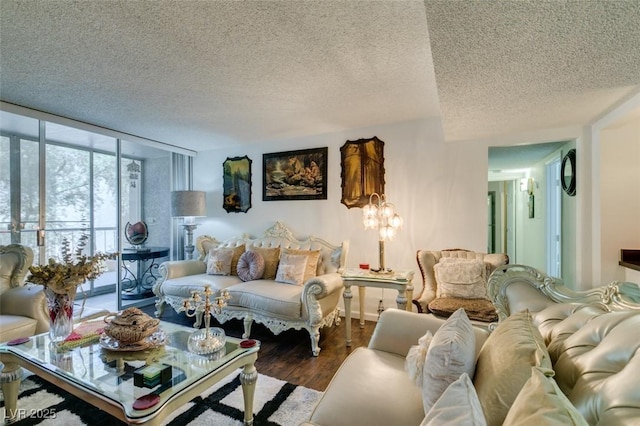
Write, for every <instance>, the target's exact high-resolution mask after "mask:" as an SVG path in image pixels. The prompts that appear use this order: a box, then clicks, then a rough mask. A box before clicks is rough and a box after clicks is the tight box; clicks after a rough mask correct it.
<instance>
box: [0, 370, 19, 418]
mask: <svg viewBox="0 0 640 426" xmlns="http://www.w3.org/2000/svg"><path fill="white" fill-rule="evenodd" d="M20 379H22V369H21V368H20V366H19V365H18V364H15V363H12V362H4V368H3V369H2V372H1V373H0V383H1V384H2V394H3V395H4V408H5V424H9V423H12V422H14V421H16V420H18V391H19V389H20Z"/></svg>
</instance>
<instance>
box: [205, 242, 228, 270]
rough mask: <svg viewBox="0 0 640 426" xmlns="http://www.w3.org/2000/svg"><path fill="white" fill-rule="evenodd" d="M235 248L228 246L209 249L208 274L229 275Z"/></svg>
mask: <svg viewBox="0 0 640 426" xmlns="http://www.w3.org/2000/svg"><path fill="white" fill-rule="evenodd" d="M232 257H233V250H231V249H226V248H220V249H217V248H212V249H210V250H209V260H208V261H207V274H209V275H229V274H231V258H232Z"/></svg>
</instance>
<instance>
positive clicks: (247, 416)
mask: <svg viewBox="0 0 640 426" xmlns="http://www.w3.org/2000/svg"><path fill="white" fill-rule="evenodd" d="M257 381H258V371H257V370H256V367H255V364H254V363H253V362H252V363H251V364H247V365H245V366H244V367H243V369H242V373H240V383H241V384H242V395H243V396H244V424H245V425H247V426H251V425H253V396H254V395H255V392H256V382H257Z"/></svg>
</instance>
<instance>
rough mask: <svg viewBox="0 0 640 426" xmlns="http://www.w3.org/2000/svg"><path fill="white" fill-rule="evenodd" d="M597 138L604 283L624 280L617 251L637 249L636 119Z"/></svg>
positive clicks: (639, 124) (639, 134) (639, 148)
mask: <svg viewBox="0 0 640 426" xmlns="http://www.w3.org/2000/svg"><path fill="white" fill-rule="evenodd" d="M600 139H601V148H600V171H601V179H600V185H601V186H600V188H601V199H600V209H601V210H600V215H601V235H603V238H602V243H601V246H600V256H601V259H602V270H601V274H602V275H601V277H602V278H601V279H602V280H603V284H606V283H609V282H611V281H614V280H615V281H624V280H625V279H626V275H625V274H626V271H625V270H626V269H627V268H624V267H622V266H620V265H618V261H619V260H620V250H621V249H637V248H640V119H631V120H629V119H627V120H625V121H623V122H622V123H621V124H617V125H616V124H614V125H612V126H609V127H607V128H605V129H603V130H602V132H601V135H600ZM604 236H606V238H605V237H604Z"/></svg>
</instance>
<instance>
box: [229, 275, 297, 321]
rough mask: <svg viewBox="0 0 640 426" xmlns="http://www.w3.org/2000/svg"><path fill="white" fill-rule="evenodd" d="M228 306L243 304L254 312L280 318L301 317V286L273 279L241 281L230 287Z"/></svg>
mask: <svg viewBox="0 0 640 426" xmlns="http://www.w3.org/2000/svg"><path fill="white" fill-rule="evenodd" d="M229 296H231V299H229V301H228V302H227V305H228V306H242V307H244V308H247V309H249V310H251V311H253V312H256V313H261V314H268V315H274V316H277V317H280V318H291V319H295V318H300V317H301V315H302V300H301V299H300V287H299V286H296V285H292V284H283V283H278V282H275V281H273V280H256V281H247V282H241V283H239V284H236V285H234V286H233V287H230V288H229Z"/></svg>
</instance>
